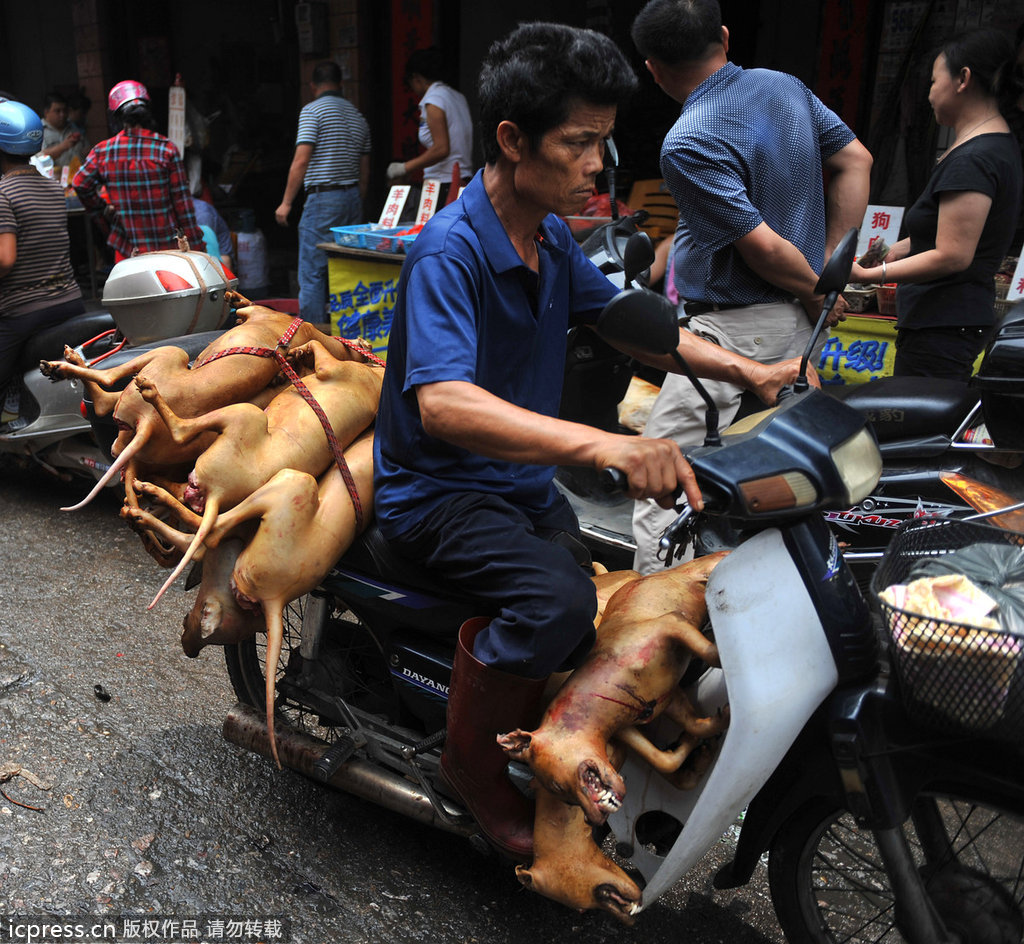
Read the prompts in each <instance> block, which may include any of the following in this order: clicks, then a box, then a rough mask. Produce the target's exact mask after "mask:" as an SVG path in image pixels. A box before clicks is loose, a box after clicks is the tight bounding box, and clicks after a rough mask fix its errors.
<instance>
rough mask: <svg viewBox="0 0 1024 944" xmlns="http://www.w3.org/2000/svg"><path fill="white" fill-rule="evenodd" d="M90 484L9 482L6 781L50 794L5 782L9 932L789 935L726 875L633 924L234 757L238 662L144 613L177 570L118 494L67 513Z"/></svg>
mask: <svg viewBox="0 0 1024 944" xmlns="http://www.w3.org/2000/svg"><path fill="white" fill-rule="evenodd" d="M87 488H88V486H87V485H86V484H85V483H75V484H73V485H59V484H55V483H52V482H51V481H50V480H48V479H47V478H46V477H45V476H44V475H42V474H41V473H40V474H31V475H27V474H24V473H18V472H12V471H8V470H3V471H0V522H2V533H3V538H2V541H0V574H2V578H0V769H2V768H4V765H7V764H17V765H21V766H23V767H24V768H26V769H27V770H28V771H29V772H30V773H32V774H34V775H35V776H37V777H38V778H40V779H41V780H42V781H44V782H48V783H49V784H51V785H52V786H51V789H50V790H46V791H43V790H40V789H38V788H37V787H36V786H34V785H32V784H31V783H30V782H29V781H28V780H27V779H26V778H25V777H22V776H15V777H12V778H11V779H9V780H7V781H6V782H4V783H0V789H2V790H3V791H4V792H5V793H6V795H7V797H9V799H4V798H3V797H0V919H2V918H4V917H5V916H7V915H11V914H47V915H50V916H54V917H69V916H71V917H73V916H80V915H87V914H97V915H100V914H102V915H114V916H128V915H138V916H144V915H160V916H165V917H170V918H174V919H178V920H181V919H189V918H196V917H197V916H203V915H221V916H224V917H228V916H231V917H236V918H248V919H253V920H257V919H259V920H262V919H265V918H269V917H271V916H276V917H280V918H284V919H286V920H287V921H289V922H291V932H292V937H291V939H292V940H293V941H294V942H298V944H328V942H330V944H349V942H351V944H356V942H373V944H376V942H405V941H430V942H432V944H447V942H481V944H484V942H486V944H505V942H508V944H527V942H529V944H536V942H539V941H569V940H571V939H574V938H576V937H578V936H579V935H581V934H582V935H585V936H586V939H587V942H588V944H599V942H604V941H608V942H611V941H615V942H644V944H660V942H666V944H667V942H669V941H676V940H686V941H687V942H689V944H716V942H728V944H772V942H779V941H781V934H780V932H779V930H778V926H777V923H776V921H775V918H774V915H773V913H772V911H771V903H770V900H769V898H768V894H767V891H766V889H765V888H764V887H763V885H762V884H758V885H754V886H751V887H749V888H746V889H743V890H741V891H740V892H736V893H731V892H725V893H721V892H715V891H714V890H713V889H712V888H711V884H710V879H711V875H712V872H713V868H714V866H713V864H709V865H708V867H707V868H704V869H699V870H697V872H696V873H695V874H694V876H693V877H692V880H691V881H689V882H688V883H687V884H686V885H685V887H681V888H680V889H678V890H677V891H676V892H675V893H674V894H673V895H672V896H670V897H668V898H666V899H663V900H662V902H660V903H659V904H657V905H656V906H654V907H653V908H652V909H651V910H650V911H649V912H645V913H644V914H642V915H641V916H640V917H639V919H638V920H637V923H636V925H635V926H634V927H633V928H630V929H625V928H622V927H620V926H619V925H617V924H615V923H614V922H613V921H612V919H610V918H608V917H607V916H605V915H597V914H587V915H578V914H575V913H573V912H571V911H568V910H566V909H564V908H562V907H561V906H559V905H556V904H554V903H552V902H549V901H547V900H545V899H543V898H541V897H539V896H537V895H533V894H530V893H528V892H526V891H525V890H523V889H522V888H521V887H520V886H519V884H518V882H517V881H516V880H515V877H514V875H513V874H512V871H511V869H510V868H509V867H508V866H504V865H501V864H499V863H498V862H497V861H496V860H493V859H487V858H484V857H482V856H480V855H478V854H477V853H475V852H474V851H473V850H472V849H471V847H470V846H469V844H468V843H466V842H465V841H464V840H462V839H459V838H456V837H451V836H448V835H446V834H443V833H440V832H437V831H434V830H431V829H429V828H427V827H422V826H418V825H416V824H413V823H411V822H409V821H407V820H405V819H403V818H402V817H400V816H397V815H395V814H392V813H388V812H386V811H383V810H380V809H378V808H376V807H373V806H371V805H369V804H366V803H363V802H361V801H359V800H356V799H354V798H351V797H348V796H345V795H344V794H339V793H335V792H331V791H328V790H325V789H323V788H321V787H318V786H316V785H314V784H313V783H311V782H309V781H306V780H305V779H303V778H302V777H300V776H299V775H297V774H295V773H292V772H289V771H284V772H276V771H275V770H274V769H273V768H272V767H271V765H270V764H269V763H268V762H267V761H265V760H263V759H262V758H260V757H257V756H255V755H251V754H247V753H245V752H243V751H242V750H241V749H239V748H237V747H235V746H233V745H231V744H228V743H227V742H225V741H224V740H223V739H222V738H221V734H220V726H221V721H222V719H223V717H224V714H225V712H226V710H227V709H228V708H229V707H230V705H231V704H232V703H233V702H234V695H233V693H232V691H231V688H230V686H229V684H228V680H227V675H226V673H225V671H224V668H223V656H222V653H221V651H220V650H219V649H213V648H210V649H206V650H204V651H203V653H202V655H201V656H200V658H198V659H194V660H190V659H187V658H186V657H185V656H184V655H183V654H182V652H181V649H180V646H179V643H178V635H179V632H180V626H181V618H182V615H183V613H184V612H185V610H186V609H187V602H186V601H191V593H190V594H187V595H186V594H185V593H184V592H183V591H182V589H181V588H182V586H183V582H182V583H181V584H179V585H178V586H176V587H175V588H173V589H172V590H171V591H170V592H169V593H168V595H167V597H166V598H165V600H164V601H163V603H162V604H161V606H160V607H159V608H158V609H157V610H155V611H153V612H147V611H146V604H147V603H148V602H149V600H150V599H151V598H152V595H153V593H154V592H155V590H156V589H157V587H158V586H159V584H160V582H161V581H162V579H163V576H162V574H163V573H164V572H162V571H161V570H160V569H159V568H158V567H157V566H156V565H155V563H153V562H152V560H151V559H150V558H149V557H148V556H147V555H146V554H145V553H144V552H143V550H142V547H141V544H140V543H139V540H138V538H137V537H136V536H135V535H134V534H133V533H132V532H131V531H129V530H128V528H127V527H126V526H125V525H124V524H123V523H122V522H121V521H120V520H119V519H118V517H117V509H118V501H117V499H116V497H115V495H114V492H113V491H112V490H108V492H107V493H106V494H105V495H104V496H102V497H101V499H100V500H98V501H97V502H95V503H94V504H93V505H91V506H89V507H87V508H86V509H84V510H82V511H80V512H75V513H62V512H60V511H59V510H58V508H59V506H60V505H65V504H69V503H71V502H72V501H73V500H77V499H78V498H80V497H81V496H82V495H83V494H84V492H85V490H86V489H87ZM96 686H102V691H103V692H105V693H106V694H107V695H109V700H108V701H104V700H101V699H100V698H99V697H97V694H96V688H95V687H96ZM18 803H22V804H26V805H28V806H35V807H40V808H41V809H40V810H39V811H36V810H30V809H26V808H25V807H24V806H19V805H17V804H18ZM720 851H721V853H722V854H723V855H722V856H719V859H721V858H723V857H724V854H725V853H727V851H728V845H727V844H726V843H723V844H722V846H721V850H720ZM757 877H758V879H759V881H763V879H764V869H760V870H759V873H758V876H757ZM0 939H2V934H0ZM225 939H227V938H225Z"/></svg>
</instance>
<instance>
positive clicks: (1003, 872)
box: [768, 794, 1024, 944]
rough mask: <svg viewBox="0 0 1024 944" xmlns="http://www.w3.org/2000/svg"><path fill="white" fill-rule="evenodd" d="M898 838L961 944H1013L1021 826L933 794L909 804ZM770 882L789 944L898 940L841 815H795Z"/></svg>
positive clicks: (880, 874)
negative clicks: (910, 811)
mask: <svg viewBox="0 0 1024 944" xmlns="http://www.w3.org/2000/svg"><path fill="white" fill-rule="evenodd" d="M930 824H936V825H937V826H938V828H934V827H933V826H932V825H930ZM903 828H904V831H905V833H906V836H907V840H908V842H909V844H910V848H911V851H912V852H913V855H914V859H915V862H917V863H918V870H919V872H920V873H921V875H922V878H923V880H924V883H925V888H926V889H927V891H928V894H929V897H930V898H931V900H932V903H933V904H934V905H935V907H936V909H937V910H938V912H939V915H940V916H941V917H942V919H943V921H944V922H945V923H946V926H947V928H948V929H949V930H950V931H951V932H952V933H953V934H954V935H955V936H956V937H958V938H959V940H960V941H961V942H962V944H1019V942H1020V941H1021V938H1022V934H1024V911H1022V901H1024V820H1022V819H1020V818H1019V817H1015V816H1011V815H1009V814H1006V813H1003V812H1002V811H1000V810H998V809H996V808H993V807H991V806H988V805H986V804H984V803H977V802H974V801H971V800H964V799H960V798H958V797H952V796H947V795H944V794H936V795H928V796H924V795H922V796H921V797H919V798H918V799H917V801H916V802H915V806H914V814H913V816H912V817H911V819H910V820H908V821H907V822H906V823H905V824H904V826H903ZM926 849H927V850H928V854H927V855H926ZM938 850H941V851H938ZM768 877H769V884H770V887H771V896H772V903H773V905H774V907H775V913H776V915H777V916H778V919H779V924H780V925H781V926H782V930H783V931H784V932H785V935H786V940H787V941H789V942H790V944H826V942H827V944H839V942H860V941H864V942H866V941H871V942H875V944H890V942H898V941H903V940H904V939H903V937H902V935H901V934H900V933H899V931H898V930H897V929H896V925H895V916H894V912H895V901H894V898H893V893H892V889H891V888H890V883H889V876H888V874H887V873H886V871H885V868H884V866H883V864H882V858H881V854H880V853H879V850H878V848H877V846H876V845H875V841H874V837H873V835H872V834H871V832H870V830H867V829H858V828H857V826H856V824H855V823H854V820H853V817H852V816H851V815H850V814H849V813H848V812H846V811H845V810H842V809H836V808H835V807H834V806H832V805H831V804H828V803H824V802H813V803H809V804H807V805H805V806H804V807H802V808H801V809H800V810H798V811H797V812H796V813H795V814H794V815H793V816H792V817H791V818H790V819H789V820H788V821H787V822H786V823H785V824H784V825H783V826H782V828H781V829H780V830H779V832H778V833H777V834H776V836H775V839H774V840H773V842H772V846H771V853H770V857H769V862H768Z"/></svg>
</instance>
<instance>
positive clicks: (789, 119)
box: [632, 0, 871, 573]
mask: <svg viewBox="0 0 1024 944" xmlns="http://www.w3.org/2000/svg"><path fill="white" fill-rule="evenodd" d="M632 36H633V42H634V43H635V44H636V47H637V49H638V50H639V51H640V54H641V55H642V56H643V57H644V58H645V59H646V61H647V68H648V70H649V71H650V73H651V75H652V76H653V77H654V80H655V82H657V83H658V85H660V86H661V88H662V89H663V90H664V91H665V93H666V94H667V95H668V96H669V97H670V98H672V99H674V100H675V101H677V102H679V104H680V105H682V110H681V112H680V114H679V118H678V120H677V121H676V123H675V125H674V126H673V127H672V128H671V130H670V131H669V133H668V134H667V135H666V136H665V141H664V143H663V145H662V149H661V172H662V174H663V176H664V178H665V182H666V184H668V188H669V190H670V191H671V193H672V197H673V199H674V200H675V202H676V206H677V207H678V208H679V225H678V227H677V229H676V234H675V240H674V243H673V262H674V272H675V288H676V290H677V292H678V293H679V298H680V299H681V300H685V301H684V306H683V307H684V309H685V312H686V314H687V315H689V316H691V318H690V321H689V329H690V330H691V331H693V332H694V333H696V334H699V335H701V336H702V337H706V338H708V339H709V340H712V341H714V342H715V343H716V344H720V345H721V346H722V347H723V348H726V349H728V350H730V351H734V352H736V353H738V354H743V355H745V356H746V357H751V358H754V359H755V360H757V361H761V362H762V363H775V362H778V361H782V360H785V359H786V358H790V357H793V356H795V355H798V354H801V353H802V352H803V350H804V349H805V348H806V346H807V342H808V340H809V339H810V336H811V331H812V328H813V325H814V324H815V323H816V322H817V319H818V315H819V314H820V312H821V301H822V299H821V297H820V296H817V295H815V294H814V287H815V284H816V283H817V281H818V275H817V273H819V272H820V271H821V268H822V265H823V264H824V261H825V259H827V258H828V256H829V255H830V254H831V252H832V250H833V249H834V248H835V246H836V245H837V244H838V242H839V240H840V239H841V238H842V237H843V235H844V234H845V233H846V231H847V230H849V229H850V228H851V227H854V226H860V223H861V220H862V219H863V217H864V210H865V208H866V207H867V201H868V191H869V188H870V171H871V155H870V154H869V153H868V152H867V150H866V149H865V148H864V146H863V145H862V144H861V143H860V142H859V141H858V140H857V139H856V137H854V134H853V132H852V131H851V130H850V129H849V128H848V127H847V126H846V125H845V124H843V122H842V120H841V119H840V118H839V117H838V116H837V115H836V114H835V113H833V112H832V111H830V110H829V109H828V108H826V107H825V106H824V105H823V104H822V103H821V102H820V101H819V100H818V99H817V98H816V97H815V96H814V95H813V94H812V93H811V92H810V90H809V89H808V88H807V87H806V86H805V85H804V84H803V83H802V82H801V81H800V80H799V79H796V78H794V77H793V76H791V75H786V74H785V73H782V72H774V71H771V70H769V69H741V68H740V67H739V66H737V65H735V64H734V63H731V62H729V61H728V51H729V31H728V29H726V27H724V26H723V25H722V14H721V11H720V9H719V6H718V2H717V0H650V2H649V3H648V4H647V5H646V6H645V7H644V8H643V9H642V10H641V11H640V13H639V15H638V16H637V18H636V19H635V20H634V21H633V27H632ZM826 168H827V170H828V171H829V173H830V175H831V176H830V182H829V190H828V195H827V199H826V195H825V192H824V186H823V179H822V178H823V169H826ZM843 306H845V302H843V301H842V299H840V303H839V305H837V308H836V311H835V312H834V313H833V315H834V317H835V318H836V319H838V317H840V313H841V310H842V307H843ZM824 340H825V339H824V338H822V339H821V341H822V343H824ZM707 389H708V392H709V393H710V394H711V396H712V397H713V398H714V400H715V402H716V404H717V405H718V412H719V419H720V422H721V425H722V426H727V425H728V424H729V423H731V422H732V419H733V417H734V416H735V415H736V410H737V408H738V407H739V402H740V397H741V395H742V393H743V390H742V388H741V387H740V386H738V385H736V384H732V383H728V382H726V383H711V384H709V385H708V386H707ZM703 417H704V401H703V400H702V399H701V398H700V397H698V396H696V395H695V394H694V391H693V389H692V387H691V385H690V384H688V383H686V382H685V381H682V382H680V378H679V377H669V378H667V379H666V381H665V383H664V385H663V386H662V388H661V392H660V393H659V395H658V399H657V401H656V402H655V405H654V409H653V410H652V411H651V416H650V417H649V419H648V421H647V427H646V431H645V432H646V435H649V436H667V437H671V438H672V439H674V440H675V441H676V442H678V443H679V444H680V445H684V446H685V445H697V444H699V443H700V442H701V440H702V439H703V437H704V419H703ZM671 520H672V519H671V517H670V516H669V513H668V512H666V511H664V509H662V508H660V507H659V506H658V505H656V504H655V503H654V502H649V501H645V502H639V503H637V505H636V508H635V510H634V513H633V534H634V537H635V538H636V543H637V551H636V558H635V560H634V563H633V566H634V567H635V568H636V569H637V570H639V571H640V572H641V573H652V572H653V571H655V570H657V569H659V568H660V567H661V566H662V565H661V562H660V561H659V560H658V559H657V549H658V539H659V537H660V536H661V533H662V532H663V531H664V530H665V528H666V526H667V525H669V524H670V523H671Z"/></svg>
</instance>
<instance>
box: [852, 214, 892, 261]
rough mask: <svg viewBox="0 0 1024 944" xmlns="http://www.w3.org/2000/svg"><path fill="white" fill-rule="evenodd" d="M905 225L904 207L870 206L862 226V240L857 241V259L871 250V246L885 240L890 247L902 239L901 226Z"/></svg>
mask: <svg viewBox="0 0 1024 944" xmlns="http://www.w3.org/2000/svg"><path fill="white" fill-rule="evenodd" d="M902 223H903V207H894V206H869V207H868V208H867V210H865V211H864V220H863V222H862V223H861V224H860V238H859V239H858V240H857V258H858V259H859V258H860V257H861V256H863V255H864V253H866V252H867V251H868V249H870V248H871V244H872V243H875V242H878V240H879V239H884V240H885V241H886V242H887V243H888V244H889V245H890V246H892V245H894V244H895V243H896V242H897V240H898V239H899V237H900V225H901V224H902Z"/></svg>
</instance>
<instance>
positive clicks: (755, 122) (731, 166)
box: [661, 62, 854, 305]
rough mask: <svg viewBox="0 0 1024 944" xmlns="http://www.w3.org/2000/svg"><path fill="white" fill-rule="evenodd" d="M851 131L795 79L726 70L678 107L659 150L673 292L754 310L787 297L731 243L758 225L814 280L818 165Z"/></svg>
mask: <svg viewBox="0 0 1024 944" xmlns="http://www.w3.org/2000/svg"><path fill="white" fill-rule="evenodd" d="M852 140H854V134H853V132H852V131H851V130H850V129H849V128H848V127H847V126H846V125H845V124H843V122H842V121H841V120H840V118H839V117H838V116H837V115H836V114H835V113H834V112H832V111H830V110H829V109H828V108H826V107H825V106H824V105H823V104H822V103H821V102H820V101H819V100H818V99H817V98H816V97H815V96H814V95H813V94H812V93H811V91H810V90H809V89H808V88H807V87H806V86H805V85H804V84H803V83H802V82H801V81H800V80H799V79H797V78H795V77H793V76H791V75H786V74H785V73H782V72H774V71H771V70H768V69H742V68H740V67H739V66H737V65H735V64H734V63H731V62H730V63H727V64H726V65H725V66H723V67H722V68H721V69H719V70H718V71H717V72H716V73H715V74H714V75H712V76H709V77H708V78H707V79H705V80H704V82H702V83H701V84H700V85H699V86H697V88H696V89H694V90H693V92H691V93H690V95H689V97H688V98H687V99H686V102H685V103H684V105H683V109H682V112H681V113H680V115H679V118H678V120H677V121H676V123H675V125H674V126H673V127H672V129H671V130H670V131H669V133H668V135H667V136H666V137H665V141H664V144H663V145H662V150H661V171H662V174H663V176H664V178H665V181H666V183H667V184H668V187H669V189H670V190H671V192H672V196H673V197H674V198H675V201H676V206H678V207H679V226H678V228H677V230H676V236H675V243H674V246H675V283H676V288H677V289H678V291H679V296H680V298H683V299H685V300H687V301H704V302H719V303H726V304H733V305H753V304H760V303H764V302H774V301H779V300H781V299H783V298H784V297H785V295H786V293H784V292H783V291H782V290H781V289H779V288H777V287H776V286H774V285H770V284H769V283H768V282H765V281H764V280H763V279H762V278H760V277H759V276H758V275H756V274H755V273H754V272H753V271H752V270H751V269H750V268H749V267H748V266H747V265H746V263H745V262H744V261H743V260H742V259H741V258H740V255H739V253H738V252H737V251H736V250H735V249H734V248H733V247H732V244H733V243H734V242H735V241H736V240H737V239H740V238H741V237H743V236H745V235H747V233H749V232H750V231H751V230H753V229H754V228H755V227H757V226H758V225H760V224H761V223H762V222H764V223H767V224H768V225H769V226H770V227H771V228H772V229H773V230H774V231H775V232H776V233H778V234H779V235H780V236H782V237H784V238H785V239H788V240H789V241H790V242H792V243H793V244H794V245H795V246H796V247H797V248H798V249H799V250H800V251H801V252H802V253H803V254H804V257H805V258H806V259H807V261H808V263H809V264H810V266H811V268H813V269H814V271H815V272H820V271H821V267H822V264H823V262H824V250H825V198H824V187H823V181H822V162H823V161H824V160H826V159H827V158H829V157H831V156H832V155H833V154H834V153H836V152H837V151H839V150H841V149H842V148H844V147H845V146H846V145H847V144H849V143H850V142H851V141H852Z"/></svg>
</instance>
